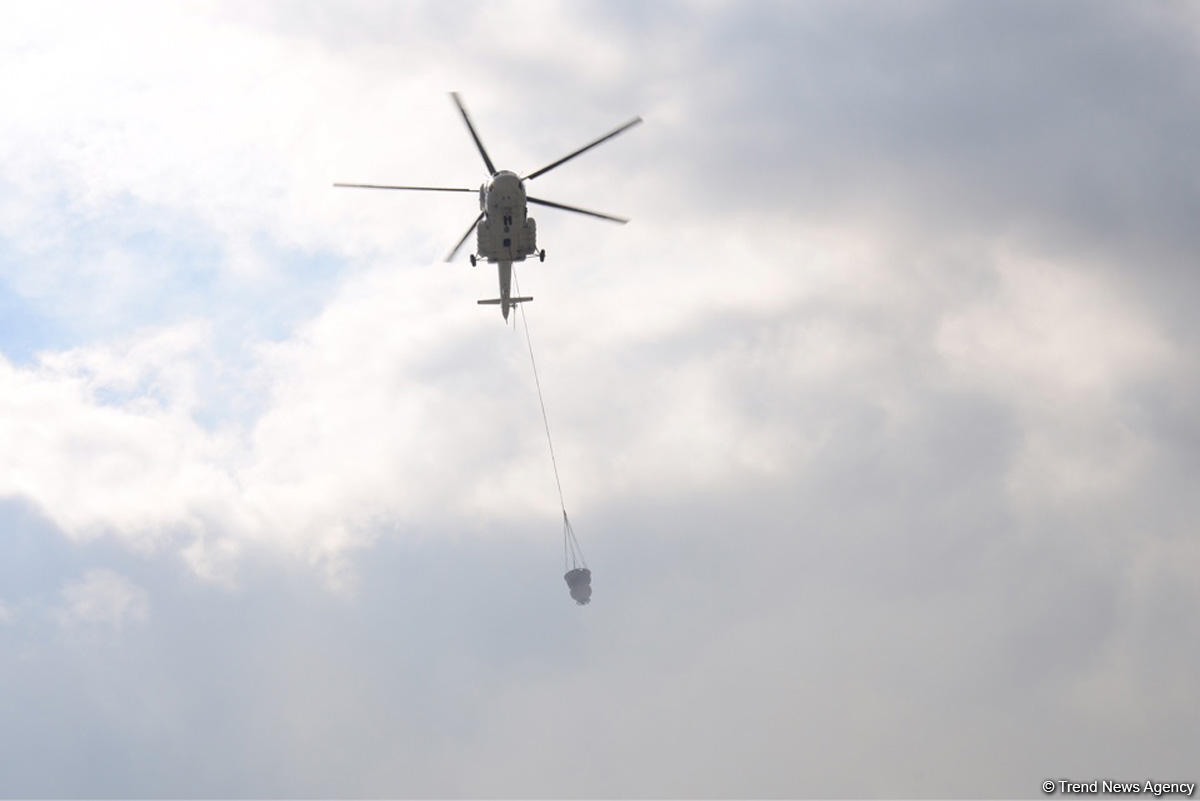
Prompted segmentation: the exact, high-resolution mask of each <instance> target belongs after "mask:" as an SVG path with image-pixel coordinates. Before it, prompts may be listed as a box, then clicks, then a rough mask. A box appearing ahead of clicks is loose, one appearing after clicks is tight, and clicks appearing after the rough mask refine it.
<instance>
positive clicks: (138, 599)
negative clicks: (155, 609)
mask: <svg viewBox="0 0 1200 801" xmlns="http://www.w3.org/2000/svg"><path fill="white" fill-rule="evenodd" d="M60 599H61V600H60V604H59V607H58V609H57V612H56V615H57V618H58V622H59V623H60V624H61V625H62V626H64V627H75V626H109V627H111V628H113V629H117V630H120V629H123V628H125V627H126V626H127V625H136V624H141V623H145V622H146V620H147V619H148V618H149V616H150V598H149V595H147V593H146V591H145V590H144V589H142V588H141V587H139V586H138V585H136V584H134V583H133V582H131V581H130V580H129V579H127V578H125V577H124V576H122V575H120V574H119V573H115V572H113V571H112V570H108V569H104V568H98V569H94V570H89V571H87V573H85V574H84V575H83V578H81V579H79V580H78V581H75V582H72V583H70V584H68V585H67V586H65V587H63V589H62V591H61V593H60Z"/></svg>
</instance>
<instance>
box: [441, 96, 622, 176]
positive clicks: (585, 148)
mask: <svg viewBox="0 0 1200 801" xmlns="http://www.w3.org/2000/svg"><path fill="white" fill-rule="evenodd" d="M464 113H465V112H464ZM641 121H642V118H641V117H634V118H633V119H632V120H630V121H629V122H627V123H625V124H624V125H622V126H620V127H619V128H614V129H613V130H611V131H609V132H608V133H606V134H605V135H604V136H602V137H600V138H599V139H597V140H596V141H594V142H592V143H590V144H587V145H584V146H583V147H581V148H579V149H578V150H576V151H575V152H574V153H570V154H568V155H566V156H563V157H562V158H561V159H559V160H558V161H555V162H553V163H552V164H547V165H546V166H545V167H542V168H541V169H540V170H536V171H535V172H531V173H529V175H526V176H525V177H524V178H522V179H521V180H522V181H531V180H533V179H534V178H537V177H538V176H539V175H541V174H542V173H545V172H550V170H553V169H554V168H555V167H557V166H559V165H560V164H563V163H565V162H568V161H570V160H571V159H573V158H575V157H576V156H578V155H580V154H582V153H586V152H587V151H589V150H591V149H592V148H593V147H595V146H596V145H599V144H601V143H603V142H607V141H608V140H609V139H612V138H613V137H614V136H616V135H617V134H619V133H624V132H625V131H628V130H629V129H630V128H632V127H633V126H635V125H637V124H638V123H639V122H641Z"/></svg>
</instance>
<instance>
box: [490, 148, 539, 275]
mask: <svg viewBox="0 0 1200 801" xmlns="http://www.w3.org/2000/svg"><path fill="white" fill-rule="evenodd" d="M479 210H480V211H482V212H484V216H483V219H482V220H480V221H479V227H478V228H477V229H476V232H475V242H476V245H475V255H476V256H477V257H478V258H483V259H486V260H487V261H488V262H489V263H495V262H499V261H507V262H514V261H524V260H525V257H527V256H532V255H534V254H535V253H537V223H536V222H535V221H534V219H533V218H532V217H530V216H529V206H528V204H527V203H526V200H525V186H524V185H523V184H522V183H521V179H520V177H518V176H517V174H516V173H514V172H510V171H508V170H501V171H500V172H498V173H496V175H495V176H493V178H492V180H491V181H489V182H488V183H486V184H483V185H482V186H480V187H479Z"/></svg>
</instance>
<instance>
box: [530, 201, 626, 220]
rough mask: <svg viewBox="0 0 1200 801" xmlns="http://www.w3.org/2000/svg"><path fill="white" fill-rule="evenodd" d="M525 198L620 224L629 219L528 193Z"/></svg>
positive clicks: (539, 203) (540, 204) (543, 204)
mask: <svg viewBox="0 0 1200 801" xmlns="http://www.w3.org/2000/svg"><path fill="white" fill-rule="evenodd" d="M525 199H526V200H528V201H529V202H530V203H536V204H538V205H539V206H549V207H551V208H554V209H562V210H563V211H573V212H575V213H576V214H587V215H589V216H591V217H599V218H600V219H602V220H611V221H613V222H615V223H620V224H621V225H624V224H625V223H627V222H629V220H628V219H627V218H625V217H614V216H613V215H611V214H601V213H600V212H598V211H588V210H587V209H581V208H577V207H575V206H565V205H563V204H562V203H555V202H553V201H550V200H542V199H541V198H536V197H529V196H528V195H526V196H525Z"/></svg>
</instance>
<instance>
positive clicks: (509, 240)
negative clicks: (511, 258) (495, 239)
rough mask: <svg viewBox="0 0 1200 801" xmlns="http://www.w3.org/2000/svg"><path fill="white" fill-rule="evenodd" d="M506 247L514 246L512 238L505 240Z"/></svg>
mask: <svg viewBox="0 0 1200 801" xmlns="http://www.w3.org/2000/svg"><path fill="white" fill-rule="evenodd" d="M504 247H506V248H510V247H512V240H511V239H505V240H504Z"/></svg>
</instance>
